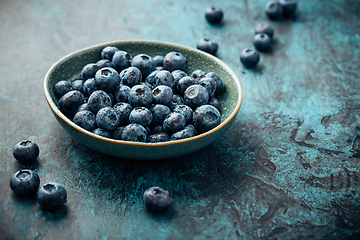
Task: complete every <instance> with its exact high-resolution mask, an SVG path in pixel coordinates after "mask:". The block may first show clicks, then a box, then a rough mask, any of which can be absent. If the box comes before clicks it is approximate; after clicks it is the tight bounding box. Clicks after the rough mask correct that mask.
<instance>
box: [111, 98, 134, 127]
mask: <svg viewBox="0 0 360 240" xmlns="http://www.w3.org/2000/svg"><path fill="white" fill-rule="evenodd" d="M114 109H115V110H116V111H117V112H118V114H119V118H120V125H127V124H128V123H129V116H130V112H131V111H132V110H133V107H132V106H131V105H130V104H129V103H126V102H118V103H116V104H115V105H114Z"/></svg>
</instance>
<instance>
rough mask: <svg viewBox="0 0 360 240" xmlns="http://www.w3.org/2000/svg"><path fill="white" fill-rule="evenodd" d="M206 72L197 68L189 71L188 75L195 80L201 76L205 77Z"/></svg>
mask: <svg viewBox="0 0 360 240" xmlns="http://www.w3.org/2000/svg"><path fill="white" fill-rule="evenodd" d="M205 75H206V72H204V71H203V70H201V69H197V70H195V71H193V72H192V73H190V75H189V76H190V77H192V78H194V79H195V80H196V81H197V82H198V81H199V80H200V79H202V78H203V77H205Z"/></svg>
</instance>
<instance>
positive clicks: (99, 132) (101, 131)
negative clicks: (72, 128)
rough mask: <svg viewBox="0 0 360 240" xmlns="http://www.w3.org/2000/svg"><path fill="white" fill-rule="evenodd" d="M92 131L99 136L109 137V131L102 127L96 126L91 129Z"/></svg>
mask: <svg viewBox="0 0 360 240" xmlns="http://www.w3.org/2000/svg"><path fill="white" fill-rule="evenodd" d="M92 133H93V134H95V135H98V136H100V137H104V138H111V133H110V132H109V131H107V130H105V129H102V128H96V129H95V130H94V131H92Z"/></svg>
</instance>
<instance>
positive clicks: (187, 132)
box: [170, 124, 197, 141]
mask: <svg viewBox="0 0 360 240" xmlns="http://www.w3.org/2000/svg"><path fill="white" fill-rule="evenodd" d="M196 135H197V131H196V129H195V127H194V125H191V124H190V125H187V126H186V127H185V128H184V129H182V130H180V131H178V132H176V133H173V134H172V135H171V137H170V140H171V141H174V140H180V139H185V138H191V137H194V136H196Z"/></svg>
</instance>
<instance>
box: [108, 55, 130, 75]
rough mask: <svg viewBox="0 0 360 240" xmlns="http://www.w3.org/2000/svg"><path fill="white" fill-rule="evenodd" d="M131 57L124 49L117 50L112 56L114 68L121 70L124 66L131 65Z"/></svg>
mask: <svg viewBox="0 0 360 240" xmlns="http://www.w3.org/2000/svg"><path fill="white" fill-rule="evenodd" d="M131 61H132V57H131V55H130V54H129V53H127V52H126V51H117V52H115V54H114V56H113V57H112V62H113V63H114V64H115V69H116V71H118V72H121V71H122V70H124V69H125V68H128V67H130V66H131Z"/></svg>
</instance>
